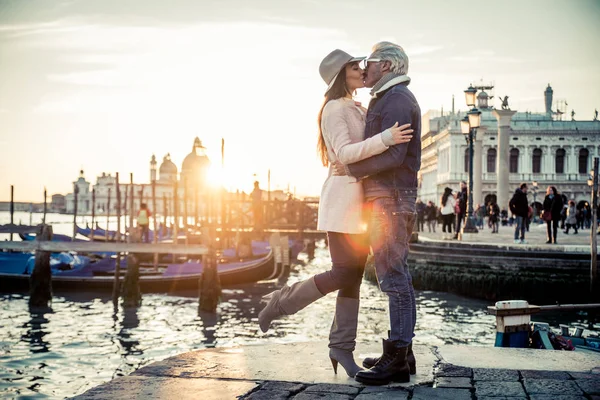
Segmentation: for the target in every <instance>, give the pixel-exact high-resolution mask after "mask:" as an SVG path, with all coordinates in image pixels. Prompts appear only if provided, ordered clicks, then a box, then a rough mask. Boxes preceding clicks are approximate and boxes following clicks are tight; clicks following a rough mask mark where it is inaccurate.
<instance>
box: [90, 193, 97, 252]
mask: <svg viewBox="0 0 600 400" xmlns="http://www.w3.org/2000/svg"><path fill="white" fill-rule="evenodd" d="M95 222H96V188H93V189H92V230H91V232H90V240H91V241H94V226H95V225H94V223H95Z"/></svg>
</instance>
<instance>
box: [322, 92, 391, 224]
mask: <svg viewBox="0 0 600 400" xmlns="http://www.w3.org/2000/svg"><path fill="white" fill-rule="evenodd" d="M365 114H366V110H365V109H364V108H362V107H359V106H357V105H356V103H355V102H354V100H351V99H346V98H343V99H337V100H331V101H330V102H328V103H327V105H325V108H324V109H323V114H322V117H321V130H322V132H323V137H324V139H325V144H326V146H327V156H328V158H329V161H330V163H332V162H335V161H336V160H339V161H340V162H341V163H343V164H346V165H347V164H352V163H355V162H357V161H360V160H364V159H366V158H369V157H372V156H374V155H377V154H380V153H383V152H384V151H385V150H387V149H388V146H386V145H385V144H384V143H383V139H382V137H381V133H379V134H377V135H375V136H373V137H371V138H368V139H366V140H363V138H364V131H365ZM363 202H364V195H363V188H362V183H361V182H357V181H356V179H355V178H353V177H350V176H336V175H333V167H332V166H331V165H330V166H329V173H328V175H327V179H326V180H325V182H324V183H323V188H322V189H321V199H320V202H319V221H318V223H317V229H319V230H322V231H330V232H340V233H353V234H357V233H364V232H365V230H366V221H364V218H363Z"/></svg>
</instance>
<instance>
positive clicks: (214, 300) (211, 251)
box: [198, 226, 221, 313]
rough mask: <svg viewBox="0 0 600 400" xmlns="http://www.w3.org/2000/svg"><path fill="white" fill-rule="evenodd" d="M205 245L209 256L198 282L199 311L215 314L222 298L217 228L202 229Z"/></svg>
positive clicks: (205, 260)
mask: <svg viewBox="0 0 600 400" xmlns="http://www.w3.org/2000/svg"><path fill="white" fill-rule="evenodd" d="M202 237H203V240H202V241H203V244H204V245H205V246H206V247H207V248H208V254H206V255H205V256H204V257H202V265H203V269H202V274H201V275H200V282H198V288H199V293H198V309H199V310H200V311H206V312H211V313H214V312H215V311H216V310H217V305H218V304H219V299H220V297H221V281H220V279H219V274H218V271H217V246H216V228H215V227H214V226H212V227H211V228H210V229H209V228H204V229H202Z"/></svg>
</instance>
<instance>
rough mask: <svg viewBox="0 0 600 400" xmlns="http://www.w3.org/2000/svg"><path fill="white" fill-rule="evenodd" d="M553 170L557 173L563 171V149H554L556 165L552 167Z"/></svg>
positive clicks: (562, 172)
mask: <svg viewBox="0 0 600 400" xmlns="http://www.w3.org/2000/svg"><path fill="white" fill-rule="evenodd" d="M554 172H556V173H557V174H564V173H565V150H564V149H558V150H556V167H555V169H554Z"/></svg>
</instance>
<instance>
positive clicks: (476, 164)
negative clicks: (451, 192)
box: [473, 126, 487, 207]
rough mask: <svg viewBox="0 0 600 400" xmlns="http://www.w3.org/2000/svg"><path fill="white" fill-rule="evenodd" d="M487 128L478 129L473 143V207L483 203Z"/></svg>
mask: <svg viewBox="0 0 600 400" xmlns="http://www.w3.org/2000/svg"><path fill="white" fill-rule="evenodd" d="M486 130H487V127H485V126H481V127H479V128H477V134H476V136H475V142H474V143H473V207H475V206H476V205H477V204H482V203H483V198H482V196H483V195H482V193H481V190H482V182H481V181H482V180H483V138H484V136H485V132H486Z"/></svg>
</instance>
